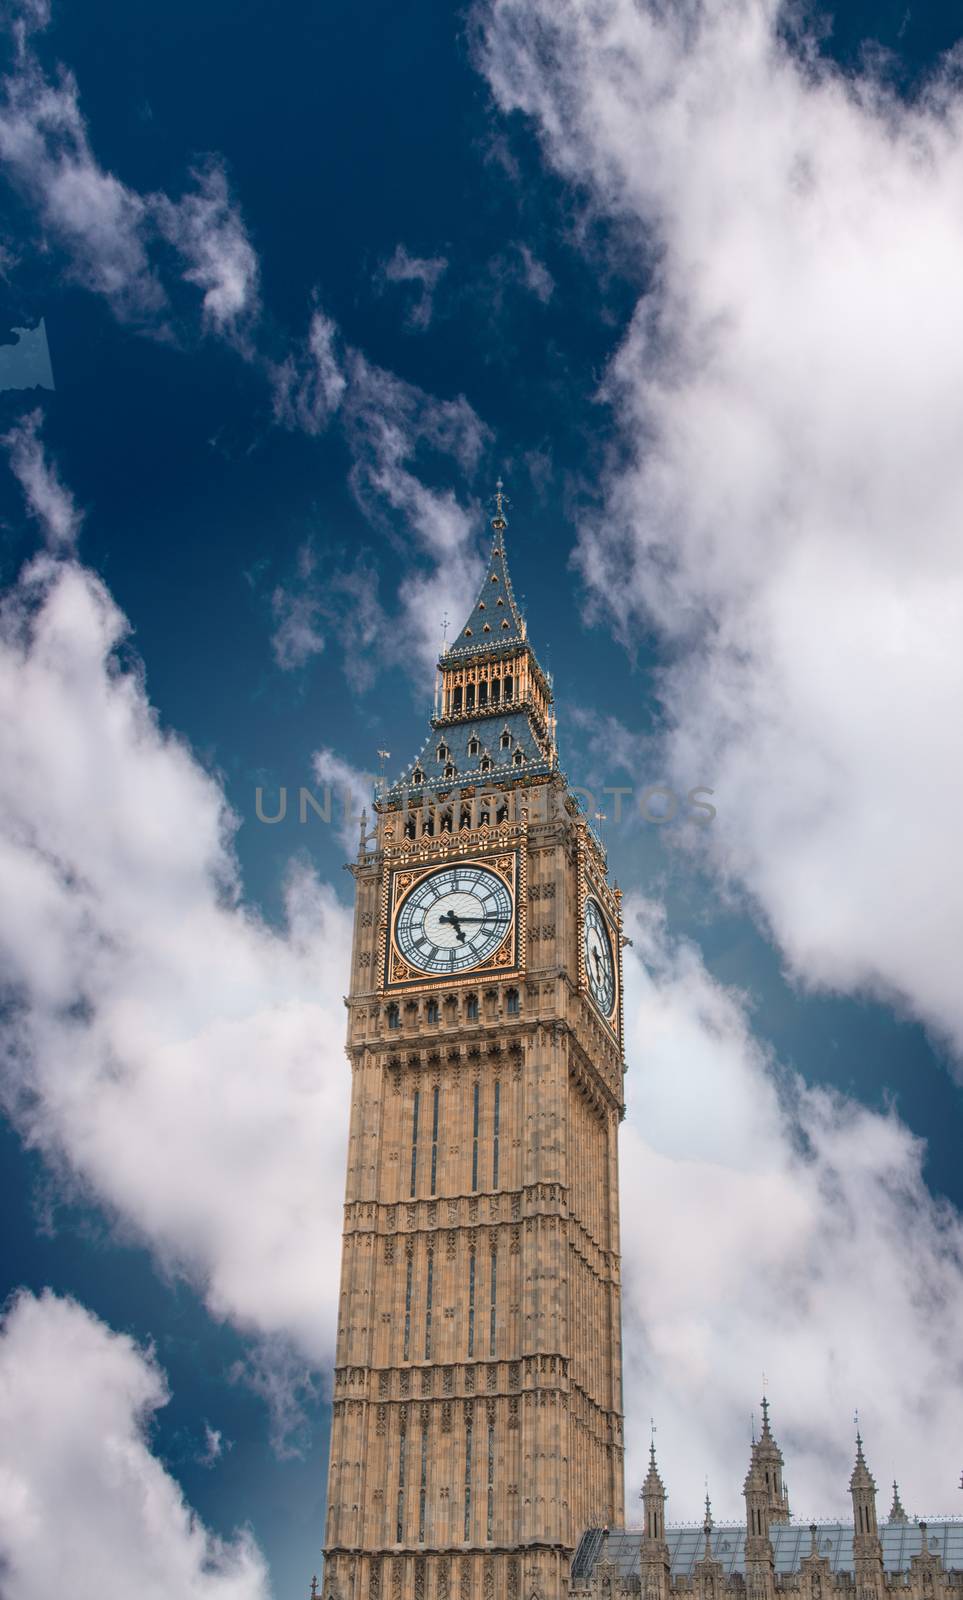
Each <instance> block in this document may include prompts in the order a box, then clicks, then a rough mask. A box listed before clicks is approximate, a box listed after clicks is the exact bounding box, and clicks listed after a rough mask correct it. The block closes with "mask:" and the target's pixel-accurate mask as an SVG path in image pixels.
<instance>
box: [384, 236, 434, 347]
mask: <svg viewBox="0 0 963 1600" xmlns="http://www.w3.org/2000/svg"><path fill="white" fill-rule="evenodd" d="M447 267H448V262H447V260H446V259H445V257H444V256H427V257H425V256H412V255H409V254H408V251H407V250H406V248H405V246H404V245H403V244H397V245H395V250H394V255H393V256H392V257H391V259H390V260H389V261H386V262H385V264H384V266H383V267H382V268H381V272H380V277H381V280H382V281H383V282H384V283H416V284H420V285H421V291H420V293H419V294H417V295H415V296H414V297H413V298H412V299H411V302H410V304H409V308H408V314H407V317H406V319H405V321H406V325H407V327H408V328H410V329H411V330H412V331H413V332H415V333H424V332H425V330H426V328H427V327H428V326H429V324H430V322H431V317H432V312H433V310H434V295H435V289H436V288H437V286H438V282H439V280H440V278H441V276H442V274H443V273H444V272H445V271H446V270H447Z"/></svg>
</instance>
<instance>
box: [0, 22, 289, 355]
mask: <svg viewBox="0 0 963 1600" xmlns="http://www.w3.org/2000/svg"><path fill="white" fill-rule="evenodd" d="M48 22H49V6H47V5H43V4H37V3H34V4H32V5H29V6H27V7H25V8H24V7H21V10H20V14H19V16H18V17H17V18H16V20H15V24H14V34H15V38H16V41H17V49H16V54H15V59H14V62H13V66H12V69H11V71H10V72H9V73H8V75H7V77H6V78H5V79H4V80H3V82H2V84H0V165H2V166H3V168H4V169H5V171H6V175H7V177H8V178H9V180H10V182H11V183H12V184H13V185H14V187H15V188H17V189H18V190H19V191H20V193H21V194H23V195H24V196H25V197H26V199H27V200H28V201H29V202H30V204H31V205H32V206H33V207H34V209H35V210H36V213H37V215H38V217H39V219H40V222H41V223H42V226H43V228H44V230H45V233H46V234H47V235H48V237H49V238H51V239H53V240H54V241H55V242H56V244H57V245H58V246H59V248H60V249H61V250H62V251H63V252H64V253H65V255H66V258H67V261H68V263H69V272H70V275H71V276H72V277H73V278H74V279H75V280H76V281H77V282H78V283H81V284H82V285H83V286H84V287H85V288H87V289H89V290H91V291H92V292H93V293H95V294H100V295H102V296H103V297H104V298H105V299H106V300H107V301H108V303H109V304H110V306H111V308H112V310H113V311H114V313H115V315H116V316H117V317H119V318H121V319H122V320H134V321H138V322H141V323H144V324H146V325H148V326H150V327H152V328H155V329H166V328H167V325H168V323H169V319H170V301H169V294H168V289H167V287H165V284H164V281H163V273H162V271H161V270H160V264H159V262H158V261H157V260H155V259H154V257H155V256H156V255H157V254H158V245H159V243H160V240H161V239H166V241H167V242H168V244H170V245H172V246H173V247H174V250H175V252H176V253H177V255H178V256H179V257H180V263H179V265H180V270H181V275H182V276H183V278H184V279H185V280H186V281H187V282H189V283H192V284H194V285H196V286H197V287H198V288H200V289H201V290H203V295H204V298H203V318H204V322H205V324H206V325H207V326H208V327H210V328H212V329H213V330H214V331H215V332H217V333H220V334H224V335H227V336H229V337H231V338H232V339H233V340H234V341H235V342H236V343H241V344H242V347H243V340H242V339H241V331H240V330H241V323H242V320H245V319H246V320H248V321H249V320H250V319H251V317H253V316H254V315H255V314H256V311H257V280H258V262H257V257H256V255H255V252H254V250H253V247H252V245H251V244H250V241H249V239H248V237H247V233H246V230H245V226H244V223H243V220H242V218H241V215H240V212H239V211H238V209H237V207H236V206H235V205H234V204H233V202H232V201H231V198H230V196H229V193H228V188H227V180H226V178H225V175H224V171H223V168H222V166H221V165H220V164H219V163H218V162H217V161H216V160H213V159H212V160H210V161H209V162H208V163H207V165H205V166H203V167H200V168H198V169H197V170H196V171H195V172H194V174H193V177H194V180H195V183H196V186H197V187H196V191H195V192H189V193H187V194H185V195H184V196H183V197H182V198H181V199H180V200H178V201H176V202H175V201H172V200H170V199H169V198H168V196H167V195H165V194H161V193H156V194H146V195H143V194H139V193H137V191H136V190H134V189H132V188H131V187H130V186H129V185H127V184H125V183H124V182H123V181H122V180H121V179H119V178H117V177H116V176H115V175H114V174H113V173H111V172H106V171H105V170H104V169H103V167H102V166H101V165H100V163H99V162H98V160H97V157H96V155H95V154H94V150H93V147H92V144H91V140H90V135H89V132H88V129H87V124H86V121H85V119H84V116H83V113H82V111H81V109H80V95H79V90H78V87H77V82H76V79H75V78H74V76H73V74H72V73H70V72H67V71H66V70H64V69H63V68H61V69H60V71H59V74H58V76H57V77H56V79H51V78H48V77H47V76H46V75H45V73H44V71H43V69H42V67H41V65H40V63H39V61H38V59H37V57H36V55H35V54H34V52H33V49H32V46H31V44H30V39H29V36H30V34H31V32H33V31H35V30H36V29H38V28H39V29H42V28H44V27H46V26H47V24H48Z"/></svg>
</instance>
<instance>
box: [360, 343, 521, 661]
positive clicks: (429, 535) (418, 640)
mask: <svg viewBox="0 0 963 1600" xmlns="http://www.w3.org/2000/svg"><path fill="white" fill-rule="evenodd" d="M349 372H350V382H349V389H348V395H347V398H346V401H345V415H344V425H345V433H346V437H347V440H348V444H349V447H350V449H351V452H352V455H353V458H354V461H353V465H352V468H351V486H352V488H353V490H354V493H355V497H356V498H357V500H358V502H359V504H360V505H361V507H362V510H363V511H364V512H365V513H366V515H367V516H368V517H369V520H371V521H372V522H373V523H375V524H376V525H381V526H382V527H383V528H385V529H386V530H387V531H389V532H390V531H391V530H392V529H393V528H394V527H395V526H396V524H397V523H398V521H399V520H400V523H401V526H402V527H403V529H404V530H405V533H406V536H407V540H408V542H409V550H410V546H411V543H412V542H413V544H414V548H415V551H416V552H417V553H419V554H421V555H423V556H427V557H428V558H429V559H430V561H431V562H432V567H431V569H430V570H429V571H428V572H425V571H423V570H422V571H417V570H416V571H415V572H414V573H413V574H412V575H411V576H410V577H408V578H406V579H405V580H404V581H403V583H402V585H401V589H400V591H399V593H400V599H401V606H402V625H401V630H400V631H401V636H402V637H403V639H404V643H405V653H406V656H407V660H408V661H409V662H411V661H412V659H413V658H414V659H415V660H416V661H417V662H418V663H419V664H420V665H421V666H433V665H434V663H435V662H436V661H437V659H438V654H439V649H440V646H441V624H442V618H443V616H444V614H445V612H446V611H447V612H448V614H449V616H450V617H451V618H455V617H462V616H467V614H468V612H469V611H470V610H471V607H472V603H473V601H474V598H475V594H476V592H477V589H478V585H479V583H480V581H481V578H482V573H483V568H482V563H481V558H480V556H479V554H478V551H477V549H476V544H475V540H476V534H477V508H476V507H475V506H473V505H469V506H463V505H462V504H461V502H460V501H459V499H458V497H457V495H456V494H455V491H454V490H453V489H451V488H445V487H440V486H431V485H429V484H428V483H426V482H425V481H424V477H425V476H427V473H426V472H424V469H421V470H422V471H423V476H419V475H417V474H416V473H415V471H414V470H413V467H414V462H415V459H416V457H417V458H418V460H419V465H420V463H421V461H422V460H424V459H425V456H426V453H428V454H430V455H434V456H435V457H437V458H440V459H447V460H449V461H454V462H455V464H456V465H457V466H458V468H459V469H460V470H461V472H462V473H464V474H466V475H470V474H471V473H473V472H474V471H475V470H476V468H477V465H478V461H479V457H480V456H481V453H482V451H483V449H484V448H485V447H486V446H487V444H488V443H489V440H490V437H491V435H490V432H489V429H488V428H487V427H486V425H485V424H484V423H483V422H482V421H481V418H480V417H479V416H478V415H477V413H476V412H475V411H474V410H473V408H472V407H471V405H469V403H468V401H467V400H466V399H465V397H464V395H458V396H457V397H456V398H455V399H454V400H439V399H437V398H436V397H435V396H433V395H429V394H426V393H425V391H424V390H423V389H419V388H417V387H416V385H414V384H410V383H405V382H404V381H403V380H402V379H401V378H398V377H396V376H395V375H394V374H393V373H390V372H386V371H385V370H384V369H383V368H380V367H375V366H373V365H372V364H371V363H370V362H368V361H367V360H366V359H365V357H364V356H363V355H362V354H361V353H360V352H359V351H353V352H352V353H351V360H350V365H349ZM408 564H410V554H409V557H408ZM412 651H413V653H414V657H413V656H412Z"/></svg>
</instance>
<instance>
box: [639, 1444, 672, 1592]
mask: <svg viewBox="0 0 963 1600" xmlns="http://www.w3.org/2000/svg"><path fill="white" fill-rule="evenodd" d="M642 1505H643V1509H644V1513H645V1529H644V1532H643V1534H642V1559H641V1566H642V1593H643V1595H644V1596H645V1600H665V1596H666V1595H668V1593H669V1570H670V1569H669V1547H668V1545H667V1544H666V1542H665V1486H664V1484H663V1482H662V1479H661V1478H660V1477H659V1469H658V1467H657V1466H656V1464H655V1440H654V1439H653V1441H652V1443H651V1444H650V1446H649V1470H648V1472H647V1473H646V1475H645V1482H644V1483H643V1485H642Z"/></svg>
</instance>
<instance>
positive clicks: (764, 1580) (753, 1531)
mask: <svg viewBox="0 0 963 1600" xmlns="http://www.w3.org/2000/svg"><path fill="white" fill-rule="evenodd" d="M762 1414H763V1432H762V1438H760V1439H753V1442H752V1455H751V1457H750V1461H749V1471H748V1472H747V1474H746V1481H745V1483H744V1484H743V1491H742V1492H743V1494H744V1495H745V1497H746V1594H747V1595H748V1596H749V1600H772V1595H773V1593H774V1591H775V1560H774V1556H773V1549H772V1545H771V1543H770V1540H769V1524H770V1522H772V1521H773V1520H774V1519H773V1470H774V1460H775V1457H778V1465H779V1467H780V1469H781V1467H782V1455H781V1454H780V1452H779V1447H778V1445H776V1442H775V1440H774V1439H773V1437H772V1434H771V1433H770V1432H769V1403H768V1401H767V1400H763V1403H762ZM773 1451H775V1457H774V1455H773ZM782 1520H785V1518H783V1519H782Z"/></svg>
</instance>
